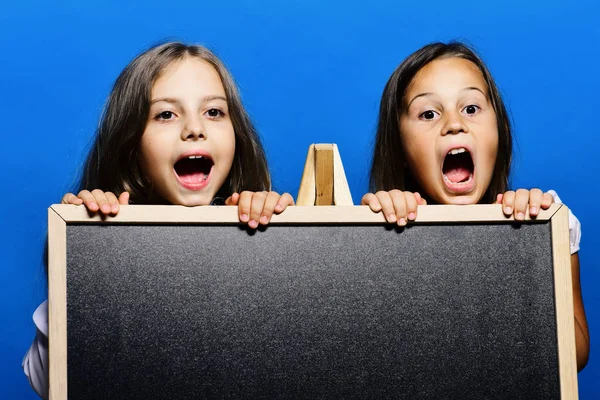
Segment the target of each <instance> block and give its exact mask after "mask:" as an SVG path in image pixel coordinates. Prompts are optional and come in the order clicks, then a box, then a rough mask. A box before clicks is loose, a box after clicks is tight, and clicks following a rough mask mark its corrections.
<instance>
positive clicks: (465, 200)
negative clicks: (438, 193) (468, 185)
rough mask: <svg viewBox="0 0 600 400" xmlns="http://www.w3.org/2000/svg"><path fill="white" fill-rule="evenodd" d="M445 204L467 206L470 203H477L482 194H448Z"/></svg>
mask: <svg viewBox="0 0 600 400" xmlns="http://www.w3.org/2000/svg"><path fill="white" fill-rule="evenodd" d="M445 197H446V198H445V199H444V202H443V204H454V205H461V206H466V205H469V204H477V203H478V202H479V199H480V197H481V196H478V195H477V194H470V195H446V196H445Z"/></svg>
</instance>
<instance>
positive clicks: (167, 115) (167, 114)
mask: <svg viewBox="0 0 600 400" xmlns="http://www.w3.org/2000/svg"><path fill="white" fill-rule="evenodd" d="M154 118H155V119H158V120H162V121H168V120H170V119H173V118H175V113H173V111H162V112H160V113H158V115H157V116H156V117H154Z"/></svg>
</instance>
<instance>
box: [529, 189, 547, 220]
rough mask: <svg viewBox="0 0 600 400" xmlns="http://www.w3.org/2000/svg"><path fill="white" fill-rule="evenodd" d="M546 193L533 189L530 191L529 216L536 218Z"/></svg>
mask: <svg viewBox="0 0 600 400" xmlns="http://www.w3.org/2000/svg"><path fill="white" fill-rule="evenodd" d="M543 196H544V193H543V192H542V191H541V190H540V189H531V190H530V191H529V215H530V216H532V217H536V216H537V215H538V213H539V211H540V207H541V205H542V197H543Z"/></svg>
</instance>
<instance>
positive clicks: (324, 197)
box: [315, 144, 333, 206]
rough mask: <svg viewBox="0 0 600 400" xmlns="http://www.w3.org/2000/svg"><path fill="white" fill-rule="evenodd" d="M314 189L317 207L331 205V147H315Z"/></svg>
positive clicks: (321, 145)
mask: <svg viewBox="0 0 600 400" xmlns="http://www.w3.org/2000/svg"><path fill="white" fill-rule="evenodd" d="M315 188H316V192H317V195H316V199H315V205H317V206H331V205H333V146H332V145H331V144H316V145H315Z"/></svg>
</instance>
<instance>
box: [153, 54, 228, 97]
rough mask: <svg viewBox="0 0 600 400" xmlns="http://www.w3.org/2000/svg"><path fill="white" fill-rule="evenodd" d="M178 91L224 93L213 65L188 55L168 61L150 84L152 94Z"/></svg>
mask: <svg viewBox="0 0 600 400" xmlns="http://www.w3.org/2000/svg"><path fill="white" fill-rule="evenodd" d="M180 91H185V92H189V91H198V92H201V93H202V94H206V95H210V94H219V95H223V96H224V95H225V89H224V87H223V83H222V82H221V77H220V76H219V73H218V72H217V70H216V69H215V67H213V65H212V64H210V63H209V62H207V61H205V60H202V59H200V58H196V57H189V56H188V57H185V58H183V59H181V60H176V61H172V62H171V63H169V64H168V65H167V66H166V67H165V68H164V69H163V71H162V73H161V74H160V75H159V76H158V78H157V79H156V80H155V81H154V84H153V85H152V95H153V96H162V95H169V94H172V93H171V92H180Z"/></svg>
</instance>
